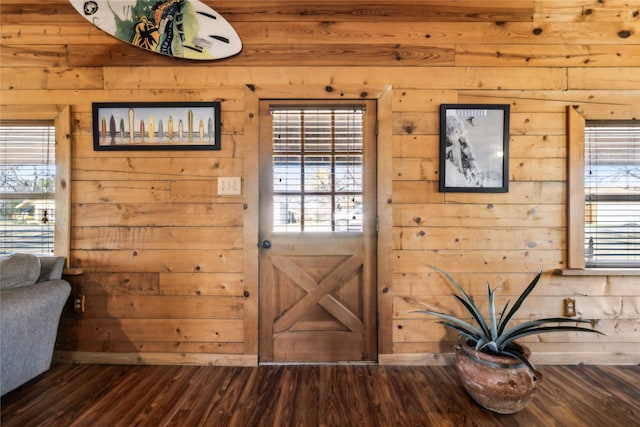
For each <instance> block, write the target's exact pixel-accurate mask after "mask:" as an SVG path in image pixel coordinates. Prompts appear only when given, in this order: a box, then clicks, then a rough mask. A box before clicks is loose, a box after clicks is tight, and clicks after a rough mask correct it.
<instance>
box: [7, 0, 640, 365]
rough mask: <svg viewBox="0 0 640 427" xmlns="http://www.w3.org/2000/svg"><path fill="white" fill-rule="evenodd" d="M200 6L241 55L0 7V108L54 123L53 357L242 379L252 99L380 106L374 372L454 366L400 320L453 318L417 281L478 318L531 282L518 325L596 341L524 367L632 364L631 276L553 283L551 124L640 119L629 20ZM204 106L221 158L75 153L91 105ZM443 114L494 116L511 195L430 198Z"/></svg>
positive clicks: (253, 348) (562, 141) (620, 10)
mask: <svg viewBox="0 0 640 427" xmlns="http://www.w3.org/2000/svg"><path fill="white" fill-rule="evenodd" d="M205 3H207V4H209V5H211V6H212V7H214V8H215V9H216V10H217V11H218V12H220V13H221V14H222V15H224V16H225V17H226V18H227V19H228V20H229V21H230V22H231V23H232V25H233V26H234V27H235V28H236V29H237V31H238V33H239V34H240V37H241V39H242V41H243V44H244V48H243V51H242V52H241V53H240V54H239V55H237V56H235V57H232V58H227V59H224V60H220V61H212V62H205V63H203V62H197V61H180V60H176V59H172V58H166V57H162V56H160V55H154V54H150V53H145V52H142V51H141V50H139V49H137V48H134V47H132V46H128V45H126V44H124V43H121V42H119V41H117V40H116V39H114V38H112V37H111V36H109V35H107V34H105V33H103V32H101V31H100V30H98V29H96V28H94V27H92V26H91V25H90V24H89V23H88V22H86V21H85V20H84V19H83V18H82V17H81V16H79V15H78V14H77V13H76V12H75V11H74V10H73V8H72V7H71V5H70V4H69V3H68V2H67V1H66V0H53V1H49V2H37V1H32V0H3V1H2V3H1V4H0V23H1V24H2V25H1V26H0V45H1V49H0V100H1V104H2V105H3V106H4V105H11V106H12V108H13V109H14V110H15V109H16V108H23V109H24V115H25V118H29V116H30V115H31V114H37V113H36V112H37V111H38V108H39V106H40V105H45V104H46V105H51V104H56V105H69V106H71V111H72V138H73V147H72V162H71V164H72V182H71V202H72V206H71V256H70V264H71V266H74V267H81V268H82V269H83V272H84V273H83V274H81V275H77V276H73V277H70V278H69V279H70V281H71V282H72V285H73V294H74V295H78V294H83V295H85V312H83V313H74V312H73V311H72V309H71V305H69V307H67V308H66V309H65V311H64V313H63V319H62V323H61V329H60V332H59V334H58V337H59V339H58V343H57V349H58V351H59V354H60V355H61V356H60V359H64V360H85V361H86V360H89V361H91V360H99V361H104V360H111V361H121V362H123V363H131V362H132V361H133V362H136V361H137V363H154V361H155V362H158V361H161V363H171V362H172V361H173V362H175V363H225V361H227V363H230V364H237V363H241V364H242V363H249V364H251V363H255V362H256V360H257V312H258V309H259V308H258V299H257V296H258V289H259V288H258V283H257V257H256V254H257V252H256V251H257V250H256V249H255V246H256V242H257V238H258V237H257V214H256V212H257V206H258V202H259V200H258V197H257V190H256V188H257V181H258V174H257V167H258V165H257V157H256V156H255V152H256V150H257V130H256V129H257V127H256V118H257V114H258V112H257V110H256V106H257V99H259V98H315V99H356V98H373V99H376V98H379V97H380V96H381V93H382V92H381V88H390V91H391V92H390V95H389V96H390V97H391V101H390V102H389V106H390V111H388V117H384V118H381V120H380V122H381V125H383V126H385V129H383V131H382V132H381V135H390V137H389V138H388V140H384V141H379V143H380V144H391V146H392V147H391V149H389V151H388V152H389V153H390V156H392V158H390V159H388V161H389V162H390V163H389V165H390V166H389V168H388V171H387V170H385V169H383V171H382V175H381V176H380V177H379V182H383V183H387V184H388V185H389V187H390V188H391V196H390V197H386V195H385V196H384V197H385V203H387V205H389V206H391V209H392V214H391V216H390V219H389V221H388V227H390V228H391V230H390V232H389V233H388V235H389V236H391V238H390V239H391V240H392V241H391V242H389V245H390V251H389V253H388V254H385V255H384V256H386V258H385V259H382V260H380V263H381V265H384V266H388V270H389V271H388V272H386V273H388V274H387V276H388V277H385V280H384V281H383V282H382V281H381V283H379V284H378V287H379V288H380V290H381V293H380V295H381V297H380V300H379V304H380V313H381V314H382V317H381V319H380V321H381V327H380V331H381V334H380V337H379V338H380V340H379V341H380V354H381V357H380V360H381V362H384V361H385V360H389V361H394V362H398V361H402V360H404V361H407V360H408V361H411V360H422V361H424V360H425V359H424V357H422V355H424V354H425V353H426V354H431V353H436V354H437V353H442V352H450V351H451V346H452V343H453V339H454V337H453V334H452V333H451V332H448V331H445V330H444V328H443V327H442V326H441V325H439V324H438V323H437V322H435V321H434V319H433V318H427V317H425V316H421V315H418V314H416V313H414V311H415V310H419V309H421V308H425V307H428V308H432V309H442V310H445V309H451V310H457V307H456V306H455V305H454V304H453V303H454V301H453V299H452V297H451V296H450V294H451V288H450V287H449V286H448V285H447V284H446V283H445V282H444V281H443V279H442V277H440V276H438V275H437V274H434V272H433V271H432V270H431V269H430V268H429V265H436V266H438V267H441V268H444V269H446V270H449V271H450V272H451V273H452V274H453V275H454V276H455V277H456V278H457V279H458V280H459V281H460V282H461V283H462V285H463V286H464V287H465V288H466V289H468V290H469V291H470V292H471V293H472V294H473V295H476V296H477V297H478V298H479V300H481V298H482V294H483V293H484V292H485V286H486V285H485V284H486V282H487V281H489V282H491V284H492V285H493V286H500V287H501V290H500V301H501V302H502V301H504V300H505V299H506V298H509V297H513V296H514V295H517V294H518V293H519V292H520V291H521V289H522V288H523V287H524V286H525V285H526V284H527V283H528V281H529V280H530V278H531V277H532V276H533V275H534V274H535V272H537V271H538V270H540V269H541V270H543V272H544V274H543V278H542V283H541V285H540V286H539V287H538V289H536V291H535V293H534V295H533V296H532V297H531V300H530V301H528V303H527V305H526V306H525V307H524V309H523V311H522V313H521V319H529V318H531V317H534V316H559V315H562V300H563V299H564V298H567V297H571V298H574V299H575V300H576V308H577V312H578V317H579V318H585V319H590V320H592V321H593V324H594V325H595V326H596V327H598V328H599V329H601V330H602V331H604V332H606V334H607V335H606V336H602V337H601V336H594V335H580V334H569V333H567V334H557V335H553V336H543V337H530V338H529V339H528V340H527V342H528V344H529V345H530V346H531V348H532V349H533V350H534V352H535V353H536V354H542V355H545V354H547V355H548V357H547V359H545V360H547V361H551V362H553V361H562V359H563V357H562V356H558V354H562V353H575V354H577V356H576V360H589V361H602V362H606V361H607V360H608V358H609V357H610V356H612V355H615V354H624V358H623V360H625V361H630V360H631V361H635V362H638V361H639V360H640V340H639V339H638V337H639V336H640V335H639V334H638V329H637V328H638V312H640V288H639V287H638V284H639V279H638V276H610V277H607V276H598V277H585V276H569V277H566V276H557V275H554V274H553V273H554V271H555V270H556V269H562V268H564V267H566V265H567V246H568V244H567V238H566V231H567V220H566V214H567V208H566V201H567V168H566V164H567V138H566V137H567V129H566V108H567V106H570V107H572V108H573V109H574V110H575V111H576V112H578V113H579V114H580V115H582V116H584V117H586V118H589V119H609V118H611V119H614V118H615V119H640V16H639V15H640V6H638V4H636V3H634V2H629V1H625V0H608V1H606V2H603V1H598V0H580V1H568V0H491V1H487V2H478V1H476V0H459V1H456V2H451V1H442V0H427V1H421V2H415V1H406V2H403V1H389V0H386V1H385V0H376V1H364V0H359V1H350V2H346V1H322V2H320V1H305V2H299V1H275V0H274V1H261V2H238V1H226V0H222V1H216V2H212V1H205ZM212 100H215V101H219V102H221V105H222V150H221V151H199V152H194V151H163V152H151V151H149V152H144V151H142V152H140V151H138V152H135V151H120V152H104V151H103V152H96V151H94V150H93V145H92V144H93V142H92V123H91V120H92V119H91V103H92V102H126V101H156V102H162V101H167V102H169V101H212ZM443 103H506V104H509V105H510V107H511V129H510V133H511V136H510V141H509V143H510V159H509V160H510V169H509V179H510V191H509V193H506V194H471V193H466V194H465V193H440V192H439V191H438V180H439V173H440V171H439V166H438V161H439V135H438V133H439V116H438V111H439V110H438V109H439V106H440V104H443ZM0 112H1V111H0ZM386 127H388V129H387V128H386ZM226 176H240V177H241V178H242V182H243V194H242V195H241V196H220V195H218V194H217V190H216V189H217V180H218V178H219V177H226ZM382 224H383V225H385V224H386V223H385V222H384V221H383V222H382ZM387 231H389V230H387ZM384 269H387V267H384ZM129 353H132V354H134V355H138V356H134V357H131V356H130V355H128V356H127V355H124V356H123V355H122V354H129ZM110 354H112V355H113V356H112V357H111V358H110V357H109V355H110ZM580 354H583V355H584V358H583V359H581V358H580ZM82 355H85V356H84V357H83V356H82ZM212 355H214V356H212ZM215 355H220V357H217V356H215ZM234 355H235V356H234ZM232 356H233V357H232ZM212 361H214V362H212ZM220 361H221V362H220ZM238 361H240V362H238Z"/></svg>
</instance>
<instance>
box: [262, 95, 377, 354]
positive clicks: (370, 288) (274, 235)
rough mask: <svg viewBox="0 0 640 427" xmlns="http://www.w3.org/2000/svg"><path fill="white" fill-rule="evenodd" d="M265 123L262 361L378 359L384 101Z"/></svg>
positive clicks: (283, 107) (267, 117) (307, 107)
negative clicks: (379, 109) (379, 135)
mask: <svg viewBox="0 0 640 427" xmlns="http://www.w3.org/2000/svg"><path fill="white" fill-rule="evenodd" d="M260 123H261V124H260V246H261V249H260V336H259V337H260V340H259V349H260V350H259V353H260V354H259V356H260V362H261V363H265V362H267V363H268V362H339V361H375V360H376V359H377V350H376V349H377V341H376V336H377V328H376V303H375V301H376V299H375V296H376V292H375V289H376V265H375V260H376V235H377V232H376V167H375V165H376V135H375V123H376V111H375V102H374V101H366V102H363V101H355V102H341V103H335V102H332V103H331V104H327V103H322V102H313V103H304V104H300V103H293V102H285V101H261V121H260Z"/></svg>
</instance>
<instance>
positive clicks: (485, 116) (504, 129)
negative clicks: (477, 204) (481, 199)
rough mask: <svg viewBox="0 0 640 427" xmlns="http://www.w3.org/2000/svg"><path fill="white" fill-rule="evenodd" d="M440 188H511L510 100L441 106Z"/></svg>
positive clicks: (485, 190) (500, 190)
mask: <svg viewBox="0 0 640 427" xmlns="http://www.w3.org/2000/svg"><path fill="white" fill-rule="evenodd" d="M456 153H458V154H456ZM440 191H441V192H469V193H506V192H508V191H509V104H442V105H441V106H440Z"/></svg>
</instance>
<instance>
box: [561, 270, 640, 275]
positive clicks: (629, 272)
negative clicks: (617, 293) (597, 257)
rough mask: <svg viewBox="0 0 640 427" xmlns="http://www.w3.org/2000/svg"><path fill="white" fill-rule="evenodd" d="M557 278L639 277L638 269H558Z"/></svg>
mask: <svg viewBox="0 0 640 427" xmlns="http://www.w3.org/2000/svg"><path fill="white" fill-rule="evenodd" d="M555 274H557V275H558V276H640V268H585V269H574V270H570V269H558V270H556V271H555Z"/></svg>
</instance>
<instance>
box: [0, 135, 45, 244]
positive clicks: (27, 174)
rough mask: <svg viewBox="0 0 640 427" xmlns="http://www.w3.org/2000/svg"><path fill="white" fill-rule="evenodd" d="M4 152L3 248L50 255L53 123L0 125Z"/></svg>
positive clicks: (0, 188) (0, 184)
mask: <svg viewBox="0 0 640 427" xmlns="http://www.w3.org/2000/svg"><path fill="white" fill-rule="evenodd" d="M0 157H1V159H0V253H3V254H6V253H12V252H25V253H32V254H38V255H50V254H52V253H53V249H54V224H55V178H56V164H55V127H54V126H52V125H49V124H42V123H37V124H30V123H17V124H15V123H13V124H0Z"/></svg>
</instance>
